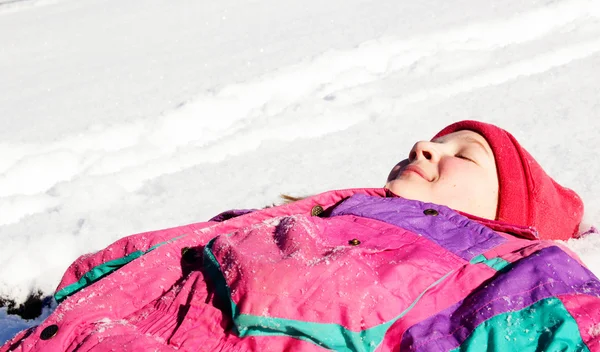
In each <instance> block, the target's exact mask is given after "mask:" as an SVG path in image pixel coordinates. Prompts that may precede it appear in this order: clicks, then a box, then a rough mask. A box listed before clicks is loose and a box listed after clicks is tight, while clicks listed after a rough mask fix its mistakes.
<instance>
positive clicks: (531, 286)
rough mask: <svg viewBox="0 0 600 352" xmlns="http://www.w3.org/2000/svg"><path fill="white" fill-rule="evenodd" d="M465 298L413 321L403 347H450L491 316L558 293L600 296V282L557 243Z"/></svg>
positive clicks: (497, 276) (521, 307) (419, 349)
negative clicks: (432, 314)
mask: <svg viewBox="0 0 600 352" xmlns="http://www.w3.org/2000/svg"><path fill="white" fill-rule="evenodd" d="M494 278H495V279H494V280H492V281H490V282H488V283H487V284H486V285H485V286H481V287H480V288H479V289H478V290H476V291H474V292H473V293H472V294H471V295H469V296H468V297H467V298H465V299H464V300H462V301H460V302H458V303H457V304H454V305H453V306H451V307H449V308H447V309H446V310H444V311H442V312H441V313H439V314H437V315H434V316H432V317H430V318H428V319H426V320H424V321H422V322H420V323H418V324H415V325H413V326H412V327H411V328H410V329H408V330H407V331H406V333H404V336H403V339H402V344H401V348H400V350H402V351H405V350H406V351H408V350H410V351H432V350H436V351H448V350H451V349H453V348H456V347H458V346H459V345H460V344H461V343H463V342H464V341H465V340H466V338H467V337H468V336H469V335H470V334H471V333H472V332H473V330H474V329H475V328H476V327H477V326H478V325H479V324H481V323H483V322H484V321H485V320H487V319H490V318H491V317H493V316H495V315H498V314H502V313H506V312H510V311H517V310H520V309H523V308H525V307H528V306H530V305H532V304H533V303H535V302H537V301H539V300H542V299H545V298H548V297H553V296H558V295H563V294H574V293H582V294H587V295H593V296H598V297H600V282H599V281H598V279H596V278H595V276H594V275H593V274H592V273H591V272H590V271H589V270H587V269H586V268H584V267H583V266H581V265H580V264H579V263H578V262H577V261H576V260H575V259H573V258H571V257H570V256H569V255H568V254H566V253H565V252H563V251H562V250H561V249H560V248H558V247H547V248H544V249H542V250H540V251H539V252H536V253H534V254H532V255H531V256H529V257H527V258H524V259H521V260H519V261H518V262H515V263H513V264H512V265H511V267H510V269H509V270H508V271H507V272H505V273H502V274H499V275H496V276H495V277H494Z"/></svg>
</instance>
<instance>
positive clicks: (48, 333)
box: [40, 324, 58, 340]
mask: <svg viewBox="0 0 600 352" xmlns="http://www.w3.org/2000/svg"><path fill="white" fill-rule="evenodd" d="M57 332H58V325H56V324H52V325H48V326H46V327H45V328H44V330H42V333H41V334H40V338H41V339H42V340H50V339H51V338H53V337H54V336H55V335H56V333H57Z"/></svg>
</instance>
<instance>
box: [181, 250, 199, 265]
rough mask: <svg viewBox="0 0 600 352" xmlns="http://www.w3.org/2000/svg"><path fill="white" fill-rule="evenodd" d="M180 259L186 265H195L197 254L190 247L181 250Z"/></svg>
mask: <svg viewBox="0 0 600 352" xmlns="http://www.w3.org/2000/svg"><path fill="white" fill-rule="evenodd" d="M181 258H182V259H183V261H184V262H186V263H188V264H192V263H195V262H196V261H197V260H198V252H196V250H195V249H193V248H190V247H183V248H181Z"/></svg>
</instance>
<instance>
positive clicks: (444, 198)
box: [385, 130, 498, 220]
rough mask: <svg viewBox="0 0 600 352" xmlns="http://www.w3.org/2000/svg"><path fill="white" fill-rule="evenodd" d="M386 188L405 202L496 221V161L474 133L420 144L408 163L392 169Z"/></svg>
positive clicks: (409, 155)
mask: <svg viewBox="0 0 600 352" xmlns="http://www.w3.org/2000/svg"><path fill="white" fill-rule="evenodd" d="M385 188H387V189H389V190H390V191H392V192H393V193H394V194H396V195H398V196H401V197H403V198H407V199H413V200H420V201H423V202H430V203H436V204H441V205H445V206H448V207H450V208H452V209H455V210H459V211H462V212H465V213H469V214H472V215H476V216H479V217H482V218H486V219H492V220H493V219H495V218H496V209H497V206H498V174H497V172H496V161H495V159H494V154H493V153H492V150H491V148H490V146H489V144H488V142H487V141H486V140H485V138H483V137H482V136H481V135H479V134H478V133H475V132H473V131H467V130H463V131H457V132H454V133H450V134H448V135H445V136H443V137H440V138H438V139H435V140H433V141H431V142H427V141H420V142H417V143H416V144H415V145H414V146H413V147H412V149H411V150H410V153H409V154H408V159H406V160H403V161H401V162H400V163H398V164H397V165H396V166H395V167H394V168H393V169H392V171H391V172H390V175H389V176H388V180H387V184H386V185H385Z"/></svg>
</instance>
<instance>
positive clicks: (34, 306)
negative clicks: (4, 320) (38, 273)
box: [0, 290, 51, 320]
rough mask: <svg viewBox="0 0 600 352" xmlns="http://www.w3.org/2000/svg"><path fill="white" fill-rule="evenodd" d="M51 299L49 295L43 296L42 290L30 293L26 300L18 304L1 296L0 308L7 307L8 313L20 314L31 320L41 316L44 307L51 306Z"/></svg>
mask: <svg viewBox="0 0 600 352" xmlns="http://www.w3.org/2000/svg"><path fill="white" fill-rule="evenodd" d="M50 301H51V298H50V297H49V296H46V297H43V293H42V291H40V290H38V291H36V292H32V293H30V294H29V296H27V299H26V300H25V302H23V303H21V304H19V305H18V306H17V304H16V303H15V301H14V300H12V299H10V298H5V297H0V308H2V307H7V310H6V312H7V313H8V314H12V315H18V316H20V317H21V318H23V319H25V320H30V319H35V318H37V317H39V316H40V315H41V314H42V308H43V307H49V306H50Z"/></svg>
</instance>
